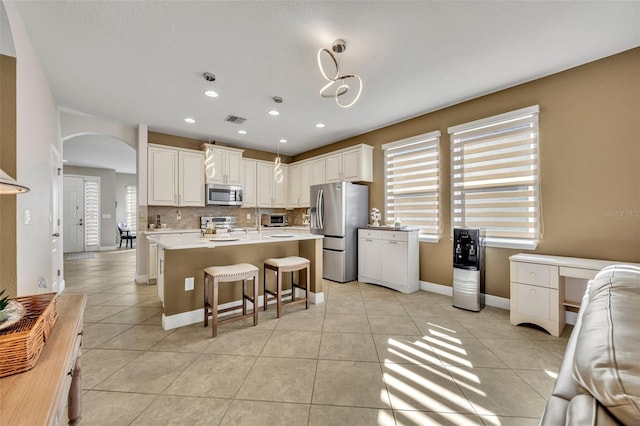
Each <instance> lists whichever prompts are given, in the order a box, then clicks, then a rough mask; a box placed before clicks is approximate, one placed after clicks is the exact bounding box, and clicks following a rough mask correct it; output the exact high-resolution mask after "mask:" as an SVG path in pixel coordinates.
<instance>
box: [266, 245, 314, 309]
mask: <svg viewBox="0 0 640 426" xmlns="http://www.w3.org/2000/svg"><path fill="white" fill-rule="evenodd" d="M310 264H311V262H310V261H309V259H305V258H304V257H299V256H289V257H282V258H272V259H267V260H265V261H264V272H263V280H262V283H263V284H262V285H263V290H264V304H263V309H264V310H265V311H266V310H267V304H268V301H269V299H271V300H273V299H274V298H275V299H276V310H277V312H276V314H277V316H278V318H280V316H281V315H282V309H283V303H282V274H283V273H285V272H291V301H290V302H288V303H286V305H287V306H288V305H297V304H299V303H304V304H305V309H309V282H310V277H309V270H310ZM267 270H272V271H274V272H275V273H276V290H275V292H274V291H271V290H269V289H267ZM302 270H304V272H305V278H306V286H305V287H302V286H301V285H300V283H298V284H296V283H295V282H294V280H293V273H294V272H296V271H302ZM296 288H299V289H301V290H304V293H305V296H304V298H302V299H298V300H296ZM269 295H271V296H273V297H271V298H269Z"/></svg>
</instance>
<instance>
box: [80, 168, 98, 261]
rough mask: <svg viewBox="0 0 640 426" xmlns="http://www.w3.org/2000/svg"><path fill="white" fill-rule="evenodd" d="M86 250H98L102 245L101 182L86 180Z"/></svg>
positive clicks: (94, 179) (90, 178) (88, 178)
mask: <svg viewBox="0 0 640 426" xmlns="http://www.w3.org/2000/svg"><path fill="white" fill-rule="evenodd" d="M84 199H85V201H84V220H85V226H84V245H85V247H84V249H85V251H95V250H98V246H99V244H100V180H99V178H92V177H85V178H84Z"/></svg>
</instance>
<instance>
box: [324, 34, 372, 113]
mask: <svg viewBox="0 0 640 426" xmlns="http://www.w3.org/2000/svg"><path fill="white" fill-rule="evenodd" d="M345 50H347V42H346V41H344V40H342V39H338V40H336V41H334V42H333V43H332V44H331V50H329V49H326V48H322V49H320V50H318V68H320V73H321V74H322V76H323V77H324V78H325V80H327V81H328V83H327V84H326V85H325V86H324V87H323V88H322V89H320V96H322V97H323V98H334V99H335V100H336V103H337V104H338V105H339V106H341V107H342V108H349V107H350V106H352V105H353V104H355V103H356V101H357V100H358V99H359V98H360V94H361V93H362V79H361V78H360V77H359V76H358V75H357V74H341V72H340V59H341V58H342V54H343V53H344V52H345ZM327 71H329V72H327ZM344 95H349V96H347V97H344ZM341 97H342V98H341ZM350 97H351V99H350V100H349V98H350ZM345 100H346V101H345Z"/></svg>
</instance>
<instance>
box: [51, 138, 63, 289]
mask: <svg viewBox="0 0 640 426" xmlns="http://www.w3.org/2000/svg"><path fill="white" fill-rule="evenodd" d="M49 166H50V167H51V212H50V214H49V218H50V228H51V241H50V248H51V260H50V262H51V272H50V274H51V280H49V281H50V282H51V290H53V291H56V292H60V291H62V290H63V289H62V288H60V283H61V281H62V252H61V250H60V249H61V247H60V246H61V242H62V239H61V238H60V172H61V170H62V168H61V167H60V166H61V165H60V154H59V153H58V151H57V150H56V148H55V147H53V146H52V147H51V161H50V165H49Z"/></svg>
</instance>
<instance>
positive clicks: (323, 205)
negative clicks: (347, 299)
mask: <svg viewBox="0 0 640 426" xmlns="http://www.w3.org/2000/svg"><path fill="white" fill-rule="evenodd" d="M310 200H311V206H310V207H311V208H310V213H311V232H312V233H314V234H321V235H324V239H323V250H322V253H323V256H322V257H323V261H322V265H323V266H322V278H324V279H327V280H331V281H337V282H339V283H345V282H348V281H354V280H356V279H357V277H358V228H364V227H366V226H367V223H368V221H369V187H367V186H365V185H356V184H353V183H351V182H337V183H327V184H324V185H313V186H312V187H311V198H310Z"/></svg>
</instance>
